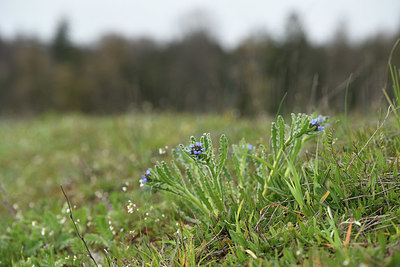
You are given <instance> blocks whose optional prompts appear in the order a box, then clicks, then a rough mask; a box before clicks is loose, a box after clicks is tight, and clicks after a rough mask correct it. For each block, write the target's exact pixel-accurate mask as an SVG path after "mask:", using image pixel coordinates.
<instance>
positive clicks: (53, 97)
mask: <svg viewBox="0 0 400 267" xmlns="http://www.w3.org/2000/svg"><path fill="white" fill-rule="evenodd" d="M69 30H70V29H69V26H68V22H67V21H65V20H64V21H61V22H60V23H59V25H58V27H57V29H56V30H55V34H54V36H53V39H52V41H51V42H47V43H45V42H42V41H41V40H37V39H36V38H32V37H27V36H19V37H17V38H15V39H13V40H6V39H4V38H2V37H1V36H0V113H1V114H3V115H26V114H30V115H31V114H33V115H34V114H41V113H44V112H82V113H90V114H109V113H120V112H126V111H132V110H133V111H143V110H145V111H147V110H154V111H165V110H167V111H177V112H181V111H183V112H212V113H223V112H235V114H240V115H254V114H260V113H266V114H275V112H276V111H277V109H278V106H279V103H280V102H281V100H282V99H283V97H284V96H285V95H286V97H285V99H284V102H283V111H285V110H286V111H290V112H292V111H301V112H310V111H312V110H313V109H314V108H318V109H320V110H323V111H327V110H330V111H337V112H341V111H343V110H344V104H345V101H344V99H345V92H346V85H347V83H348V79H349V77H350V75H352V78H351V82H350V86H349V95H348V97H349V105H350V108H351V109H353V110H359V111H361V112H367V111H371V107H373V105H377V104H379V103H378V102H379V101H381V100H383V98H382V92H381V89H382V88H383V87H384V85H385V82H386V80H387V78H388V77H387V62H388V57H389V54H390V51H391V49H392V46H393V44H394V43H395V41H396V39H397V38H398V37H399V36H400V31H399V32H397V33H392V34H383V33H382V34H376V35H374V36H371V37H370V38H368V39H366V40H364V41H360V42H357V43H353V42H350V41H349V38H348V34H347V32H346V27H345V26H344V25H339V26H338V28H337V31H336V32H333V33H332V38H331V40H330V41H329V42H326V43H324V44H323V45H316V44H313V43H311V42H310V41H309V39H308V37H307V33H306V32H305V31H304V30H303V27H302V24H301V19H300V18H299V17H298V16H297V15H296V14H292V15H291V16H289V17H288V19H287V22H286V31H285V32H284V33H283V35H282V37H280V38H277V37H275V36H270V35H269V34H267V33H258V34H253V35H250V36H249V37H248V38H247V39H245V40H243V41H242V42H241V43H240V44H239V45H238V46H237V47H235V48H233V49H226V48H224V47H223V46H222V45H221V44H220V43H219V41H218V40H217V38H215V37H214V36H213V35H212V34H210V32H209V31H208V30H207V29H205V28H201V27H200V28H198V29H196V28H194V29H191V31H188V32H187V33H186V34H185V35H184V36H182V38H176V39H175V40H174V41H171V42H168V43H167V42H165V43H161V42H157V41H155V40H153V39H151V38H137V39H129V38H126V37H124V36H119V35H116V34H109V35H105V36H103V37H102V38H100V39H99V41H98V42H96V43H95V44H93V45H91V46H84V45H76V44H74V43H72V42H71V40H70V38H69ZM399 30H400V29H399ZM392 62H393V63H394V64H396V65H397V66H400V53H399V52H398V51H397V52H395V53H394V55H393V59H392Z"/></svg>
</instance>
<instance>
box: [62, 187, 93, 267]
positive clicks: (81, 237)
mask: <svg viewBox="0 0 400 267" xmlns="http://www.w3.org/2000/svg"><path fill="white" fill-rule="evenodd" d="M60 187H61V190H62V192H63V194H64V197H65V199H66V200H67V203H68V210H69V217H70V218H71V221H72V223H73V224H74V226H75V232H76V234H77V235H78V237H79V238H80V239H81V240H82V242H83V244H84V245H85V248H86V251H87V252H88V254H89V257H90V258H91V259H92V260H93V262H94V264H95V265H96V266H98V265H97V262H96V260H95V259H94V258H93V255H92V253H90V250H89V247H88V246H87V244H86V241H85V239H84V238H83V236H82V235H81V234H80V233H79V230H78V227H77V226H76V223H75V220H74V216H73V215H72V209H71V205H70V204H69V199H68V197H67V194H66V193H65V191H64V188H63V186H62V185H60Z"/></svg>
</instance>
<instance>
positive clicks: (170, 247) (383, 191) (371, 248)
mask: <svg viewBox="0 0 400 267" xmlns="http://www.w3.org/2000/svg"><path fill="white" fill-rule="evenodd" d="M345 118H346V119H344V118H342V117H340V116H338V117H332V118H330V122H329V123H330V126H329V127H327V128H325V129H324V131H322V132H319V133H318V135H314V134H313V132H312V131H310V130H309V128H308V127H309V123H308V117H299V118H296V119H294V120H293V121H292V122H288V121H290V120H287V119H286V122H285V121H283V119H282V118H277V121H276V123H275V124H272V120H270V119H268V118H256V119H240V120H239V119H235V118H232V117H230V116H209V115H200V116H193V115H185V114H183V115H182V114H181V115H178V114H126V115H121V116H116V117H85V116H81V115H68V116H57V115H48V116H43V117H41V118H36V119H32V120H16V121H10V120H3V121H1V122H0V136H1V137H2V141H1V145H0V147H1V149H0V170H1V172H0V183H1V184H0V186H1V199H0V200H1V205H0V215H1V223H0V265H1V266H10V265H16V266H33V265H35V266H82V265H85V266H91V265H93V264H94V261H93V260H92V259H91V258H90V257H89V256H88V253H87V251H86V249H85V246H84V244H83V242H82V241H81V240H80V239H79V237H78V236H77V234H76V231H75V228H74V225H73V223H72V221H71V220H70V218H69V210H68V205H67V201H66V199H65V198H64V195H63V192H62V191H61V189H60V184H62V185H63V188H64V190H65V192H66V194H67V196H68V198H69V201H70V202H71V206H72V212H73V216H74V219H75V221H76V226H77V229H78V231H79V232H80V233H81V234H82V235H83V236H84V239H85V241H86V242H87V244H88V247H89V249H90V252H91V255H92V256H93V258H94V259H95V261H96V262H97V263H98V264H101V265H102V266H112V264H115V265H117V266H138V265H139V266H142V265H144V266H194V265H212V266H213V265H220V264H224V265H227V266H230V265H235V266H236V265H248V266H269V265H273V266H276V265H278V266H289V265H304V266H336V265H337V266H340V265H342V266H359V265H360V264H364V265H365V266H376V265H380V266H382V265H386V266H398V265H399V264H400V252H399V251H400V250H399V246H400V242H399V235H400V233H399V225H400V218H399V216H400V208H399V207H400V206H399V202H400V201H399V199H400V198H399V196H400V190H399V189H400V179H399V178H400V177H399V174H398V173H399V167H400V165H399V156H400V154H399V147H400V139H399V128H398V125H397V123H396V121H395V119H394V118H392V116H389V118H388V119H387V120H386V121H384V118H381V119H379V118H375V119H373V120H372V119H369V120H368V121H367V120H366V119H365V118H358V117H352V116H351V115H350V116H346V117H345ZM302 120H303V121H302ZM346 120H348V121H349V122H350V125H351V127H350V131H351V132H350V133H349V132H348V131H349V128H348V126H347V123H345V121H346ZM363 120H365V122H361V121H363ZM383 122H384V123H383ZM273 125H275V128H274V126H273ZM282 125H283V126H282ZM296 125H297V126H296ZM380 126H382V127H380ZM282 127H283V128H282ZM296 127H297V128H296ZM302 127H303V128H302ZM282 129H284V131H283V133H282V131H281V130H282ZM296 129H297V130H296ZM301 129H306V131H309V133H311V134H304V133H303V134H301V135H299V137H298V138H297V137H291V136H297V135H296V134H293V135H291V133H297V134H298V133H300V132H301ZM296 131H297V132H296ZM205 132H209V133H211V135H210V137H207V135H205V136H203V139H202V140H201V142H202V143H204V144H205V145H204V146H206V150H205V153H204V154H203V155H204V156H201V157H200V159H199V160H197V159H196V158H194V157H191V156H190V155H189V154H187V153H184V151H183V150H180V151H181V154H179V153H177V151H176V150H175V148H176V147H177V146H178V145H179V144H183V146H181V147H180V148H181V149H186V148H187V146H188V144H190V143H191V142H196V141H200V139H199V138H200V137H201V136H202V134H203V133H205ZM271 132H272V135H271ZM222 134H224V135H225V136H226V137H227V141H228V144H225V141H224V139H223V138H222V139H221V145H217V144H218V143H219V142H218V141H219V140H220V136H221V135H222ZM192 135H193V136H195V137H196V138H197V140H193V141H191V140H190V138H189V137H190V136H192ZM274 136H275V138H274ZM348 136H350V140H349V137H348ZM300 137H301V138H300ZM250 144H251V145H252V146H253V147H252V149H249V145H250ZM212 145H213V148H211V146H212ZM166 146H168V147H166ZM225 148H226V151H225ZM174 151H175V152H174ZM178 152H179V151H178ZM172 160H174V161H172ZM173 162H175V163H173ZM175 165H176V167H174V166H175ZM154 166H158V167H154ZM147 169H151V173H152V176H150V177H149V179H152V180H151V181H149V183H147V185H145V186H143V187H140V186H139V179H140V178H141V177H142V175H143V173H144V172H145V171H146V170H147ZM169 172H170V173H169ZM178 189H179V190H178ZM164 191H167V192H164ZM216 196H218V197H216ZM188 199H191V201H188ZM196 201H197V202H196ZM199 207H201V208H199Z"/></svg>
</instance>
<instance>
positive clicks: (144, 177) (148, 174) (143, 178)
mask: <svg viewBox="0 0 400 267" xmlns="http://www.w3.org/2000/svg"><path fill="white" fill-rule="evenodd" d="M150 174H151V172H150V170H147V171H146V172H145V173H144V174H143V175H142V179H140V180H139V182H140V185H141V186H142V185H143V184H145V183H147V182H148V181H149V180H148V179H149V178H150Z"/></svg>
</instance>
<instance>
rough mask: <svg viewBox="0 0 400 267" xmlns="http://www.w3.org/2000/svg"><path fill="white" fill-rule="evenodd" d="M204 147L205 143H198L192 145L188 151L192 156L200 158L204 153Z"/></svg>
mask: <svg viewBox="0 0 400 267" xmlns="http://www.w3.org/2000/svg"><path fill="white" fill-rule="evenodd" d="M203 151H204V147H203V143H200V142H196V144H190V145H189V148H188V149H187V150H186V152H188V153H189V154H190V155H195V156H196V157H197V158H200V155H201V153H203Z"/></svg>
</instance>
